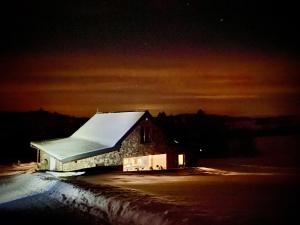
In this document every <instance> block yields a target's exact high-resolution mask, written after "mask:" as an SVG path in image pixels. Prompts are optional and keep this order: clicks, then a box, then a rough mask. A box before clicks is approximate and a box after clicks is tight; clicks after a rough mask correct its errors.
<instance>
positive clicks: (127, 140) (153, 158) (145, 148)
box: [30, 112, 184, 171]
mask: <svg viewBox="0 0 300 225" xmlns="http://www.w3.org/2000/svg"><path fill="white" fill-rule="evenodd" d="M30 144H31V147H32V148H35V149H37V161H38V164H39V167H40V169H43V170H53V171H74V170H81V169H85V168H92V167H98V166H122V165H123V170H124V171H136V170H158V169H168V168H174V167H178V166H184V155H183V154H178V153H180V152H178V151H177V150H176V149H175V148H174V147H172V146H170V144H169V143H168V141H167V138H166V136H165V134H164V133H163V132H162V130H161V129H160V128H159V127H158V126H157V125H155V123H154V121H153V118H152V116H151V115H150V113H149V112H118V113H96V114H95V115H94V116H93V117H92V118H90V119H89V120H88V121H87V122H86V123H85V124H84V125H83V126H82V127H80V128H79V129H78V130H77V131H76V132H75V133H74V134H72V135H71V136H70V137H67V138H61V139H54V140H46V141H38V142H31V143H30Z"/></svg>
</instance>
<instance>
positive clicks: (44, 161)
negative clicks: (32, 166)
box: [39, 151, 50, 170]
mask: <svg viewBox="0 0 300 225" xmlns="http://www.w3.org/2000/svg"><path fill="white" fill-rule="evenodd" d="M49 163H50V156H49V155H48V154H47V153H46V152H43V151H40V165H39V168H40V169H41V170H48V169H49Z"/></svg>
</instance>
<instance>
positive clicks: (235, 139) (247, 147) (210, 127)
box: [156, 110, 300, 158]
mask: <svg viewBox="0 0 300 225" xmlns="http://www.w3.org/2000/svg"><path fill="white" fill-rule="evenodd" d="M156 121H157V123H158V124H159V126H161V127H162V128H163V129H164V130H165V133H166V134H168V137H169V140H170V142H171V143H172V144H176V145H178V146H180V147H183V148H185V149H188V151H191V152H193V153H194V154H195V158H199V157H232V156H256V155H257V154H259V152H258V149H257V148H256V145H255V138H256V137H261V136H273V135H280V136H281V135H289V134H295V133H300V118H299V117H296V116H280V117H261V118H250V117H230V116H220V115H211V114H206V113H205V112H204V111H202V110H199V111H198V112H197V113H194V114H179V115H166V114H165V113H164V112H162V113H159V114H158V116H157V118H156Z"/></svg>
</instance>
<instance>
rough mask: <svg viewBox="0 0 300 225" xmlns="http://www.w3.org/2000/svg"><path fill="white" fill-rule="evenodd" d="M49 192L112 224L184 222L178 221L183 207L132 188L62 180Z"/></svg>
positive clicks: (143, 224)
mask: <svg viewBox="0 0 300 225" xmlns="http://www.w3.org/2000/svg"><path fill="white" fill-rule="evenodd" d="M49 194H50V196H51V197H53V198H55V199H57V200H59V201H60V202H63V203H64V204H67V205H69V206H70V207H73V208H76V209H80V210H81V211H83V212H85V213H89V214H90V215H93V216H95V217H100V219H104V220H106V221H107V222H109V223H111V224H132V225H134V224H139V225H146V224H160V225H168V224H182V221H175V220H174V218H176V214H178V212H179V207H177V206H176V205H173V204H170V203H166V202H165V203H162V202H161V200H158V199H155V198H154V197H151V196H148V195H141V194H140V193H137V192H134V191H131V190H124V189H120V188H116V187H110V186H103V187H99V186H97V187H91V186H90V185H89V186H87V187H82V186H81V185H80V186H78V185H76V184H75V185H74V184H69V183H63V182H59V183H57V184H56V186H55V188H53V189H52V190H50V191H49Z"/></svg>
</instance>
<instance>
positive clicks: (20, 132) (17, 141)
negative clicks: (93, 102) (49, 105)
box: [0, 110, 87, 164]
mask: <svg viewBox="0 0 300 225" xmlns="http://www.w3.org/2000/svg"><path fill="white" fill-rule="evenodd" d="M86 120H87V118H77V117H72V116H67V115H62V114H59V113H50V112H47V111H44V110H38V111H32V112H0V121H1V129H0V143H1V150H0V153H1V157H0V163H2V164H3V163H13V162H16V161H17V160H20V161H21V162H22V161H33V160H35V159H36V151H35V150H34V149H32V148H31V147H30V142H31V141H37V140H45V139H53V138H60V137H66V136H69V135H71V134H72V133H73V132H74V131H75V130H77V129H78V128H79V127H80V126H81V125H82V124H83V123H84V122H86Z"/></svg>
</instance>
